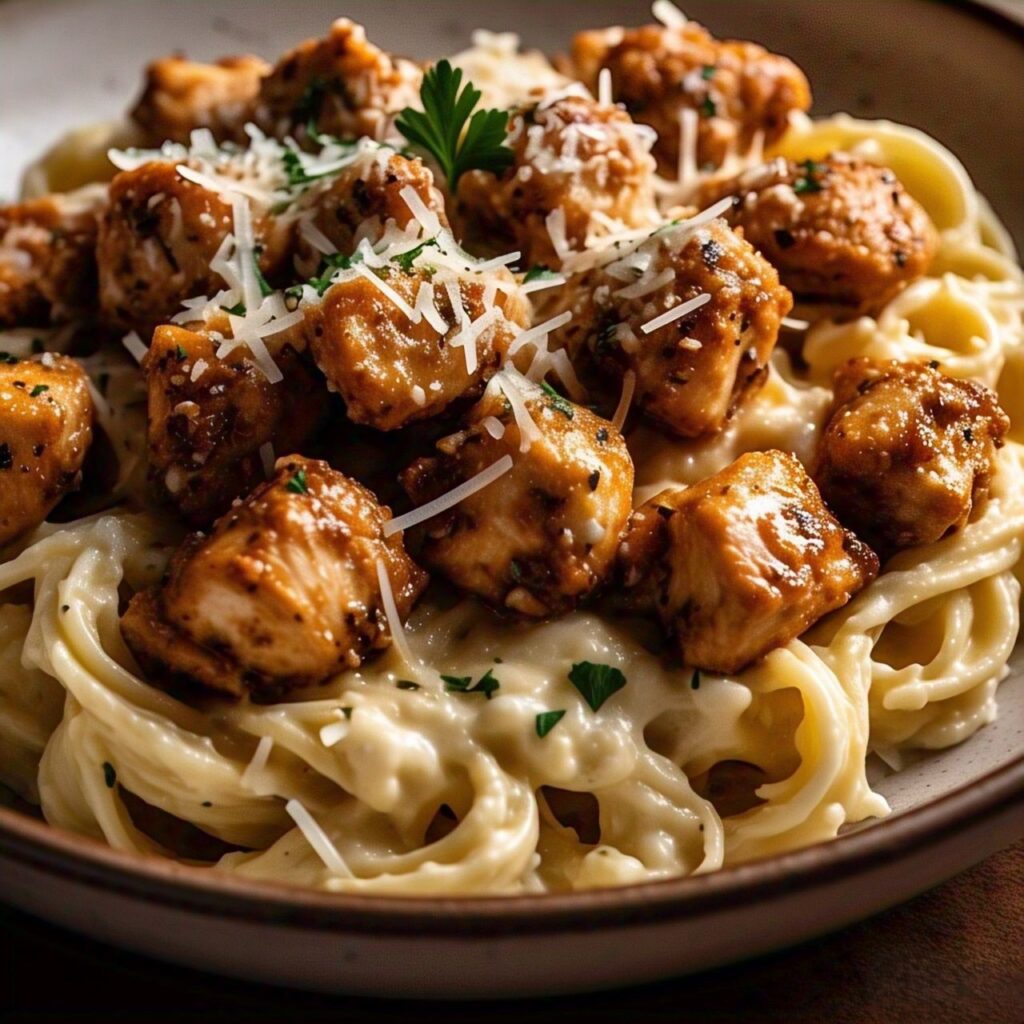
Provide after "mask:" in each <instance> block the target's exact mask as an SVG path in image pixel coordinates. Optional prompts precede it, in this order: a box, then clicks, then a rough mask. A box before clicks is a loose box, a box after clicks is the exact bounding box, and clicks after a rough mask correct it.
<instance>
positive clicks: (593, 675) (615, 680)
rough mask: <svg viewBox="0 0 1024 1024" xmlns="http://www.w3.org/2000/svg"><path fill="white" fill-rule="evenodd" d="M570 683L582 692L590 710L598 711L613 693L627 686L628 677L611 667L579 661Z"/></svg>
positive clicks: (573, 669) (572, 671)
mask: <svg viewBox="0 0 1024 1024" xmlns="http://www.w3.org/2000/svg"><path fill="white" fill-rule="evenodd" d="M569 682H570V683H572V685H573V686H575V687H576V689H577V690H579V691H580V693H581V694H582V695H583V699H584V700H585V701H586V702H587V703H588V704H589V705H590V709H591V710H592V711H597V710H598V709H599V708H600V707H601V705H602V704H603V703H604V702H605V701H606V700H607V699H608V698H609V697H610V696H611V695H612V694H613V693H615V692H616V691H618V690H621V689H622V688H623V687H624V686H625V685H626V677H625V676H624V675H623V674H622V673H621V672H620V671H619V670H618V669H617V668H614V667H613V666H611V665H595V664H594V663H593V662H592V661H577V662H576V663H575V664H574V665H573V666H572V668H571V669H570V671H569Z"/></svg>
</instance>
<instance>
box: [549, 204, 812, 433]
mask: <svg viewBox="0 0 1024 1024" xmlns="http://www.w3.org/2000/svg"><path fill="white" fill-rule="evenodd" d="M615 252H616V256H617V258H616V259H614V260H613V261H612V262H610V263H606V264H605V265H604V266H600V267H597V268H595V269H593V270H590V271H588V272H586V273H584V274H582V275H581V276H580V277H578V278H576V279H574V280H573V281H571V282H570V284H569V285H568V286H567V287H566V288H565V289H564V292H563V295H564V297H565V299H564V301H565V302H566V303H567V305H568V307H569V309H570V310H571V311H572V313H573V318H572V320H570V321H569V323H568V324H566V325H565V326H564V327H562V328H560V329H559V330H557V331H555V332H554V333H553V334H552V337H551V343H552V346H553V347H554V346H560V347H564V348H565V349H567V350H568V352H569V355H570V358H571V359H572V360H573V362H574V363H576V364H577V365H578V366H580V367H583V366H585V365H586V364H587V363H588V362H590V361H593V363H594V364H595V365H596V367H597V369H598V371H599V372H600V373H602V374H603V375H604V376H605V377H606V378H607V379H608V380H610V381H611V382H613V383H614V384H615V391H616V394H617V393H618V390H619V387H620V382H621V381H622V379H623V376H624V374H625V373H627V372H628V373H633V374H634V375H635V397H634V401H635V402H636V404H637V406H638V407H639V408H640V409H641V410H642V411H643V412H644V413H645V415H647V416H648V417H649V418H650V419H652V420H654V421H655V422H656V423H658V424H659V425H660V426H661V427H663V428H664V429H666V430H667V431H669V432H670V433H672V434H676V435H678V436H680V437H697V436H699V435H701V434H706V433H711V432H714V431H717V430H720V429H721V428H722V427H723V426H724V424H725V422H726V420H727V419H728V418H729V416H730V415H731V414H732V413H733V412H734V411H735V409H736V408H737V407H738V405H739V404H740V403H741V402H742V401H743V400H744V399H745V398H746V397H747V396H748V395H750V394H752V393H753V392H754V391H756V390H757V388H759V387H760V386H761V384H762V383H763V382H764V379H765V377H766V375H767V372H768V357H769V356H770V355H771V352H772V349H773V348H774V347H775V342H776V340H777V338H778V332H779V325H780V323H781V321H782V318H783V317H784V316H785V315H786V314H787V313H788V312H789V310H790V309H791V307H792V304H793V300H792V296H791V295H790V294H789V292H788V291H787V290H786V289H785V288H784V287H782V285H780V284H779V278H778V274H776V272H775V268H774V267H772V265H771V264H770V263H769V262H768V261H767V260H765V259H764V258H763V257H762V256H760V255H759V254H758V253H757V252H756V251H755V250H754V249H753V248H752V247H751V245H750V244H749V243H748V242H746V241H745V240H744V239H743V238H742V236H740V235H739V234H737V233H736V232H735V231H733V230H732V229H731V228H730V227H729V226H728V225H727V224H725V223H724V221H722V220H712V221H710V222H709V223H706V224H703V225H699V226H697V227H695V228H694V227H690V226H689V225H688V224H687V222H685V221H682V222H678V223H673V224H669V225H666V226H665V227H663V228H661V229H659V230H658V231H656V232H654V233H653V234H652V235H651V236H650V237H649V238H648V239H646V240H645V241H643V242H642V243H641V244H639V245H638V246H635V247H632V248H630V247H627V248H626V249H622V250H616V251H615ZM619 253H621V255H619ZM687 309H688V310H689V311H688V312H685V313H683V315H680V316H677V317H673V318H671V319H667V318H668V317H669V314H671V313H672V311H673V310H687ZM652 327H653V329H652ZM645 328H646V329H645Z"/></svg>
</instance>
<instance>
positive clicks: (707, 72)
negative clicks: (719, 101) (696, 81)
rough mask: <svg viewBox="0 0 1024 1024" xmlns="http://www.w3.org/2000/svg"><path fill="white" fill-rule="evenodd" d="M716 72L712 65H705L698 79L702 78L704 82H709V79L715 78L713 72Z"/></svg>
mask: <svg viewBox="0 0 1024 1024" xmlns="http://www.w3.org/2000/svg"><path fill="white" fill-rule="evenodd" d="M717 70H718V69H717V68H716V67H715V65H714V64H705V65H704V67H702V68H701V69H700V77H701V78H703V79H704V81H705V82H710V81H711V79H712V78H714V77H715V72H716V71H717Z"/></svg>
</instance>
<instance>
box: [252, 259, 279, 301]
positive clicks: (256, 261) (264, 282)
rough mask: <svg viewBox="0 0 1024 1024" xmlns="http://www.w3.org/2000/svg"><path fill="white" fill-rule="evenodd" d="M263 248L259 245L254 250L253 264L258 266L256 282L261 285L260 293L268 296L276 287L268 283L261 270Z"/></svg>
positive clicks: (264, 296)
mask: <svg viewBox="0 0 1024 1024" xmlns="http://www.w3.org/2000/svg"><path fill="white" fill-rule="evenodd" d="M262 252H263V250H262V249H261V248H260V247H259V246H257V247H256V249H255V250H254V251H253V257H252V265H253V266H254V267H255V268H256V283H257V284H258V285H259V286H260V295H262V296H263V298H266V297H267V296H268V295H270V294H272V293H273V291H274V289H273V288H271V287H270V285H269V284H268V283H267V279H266V278H265V277H264V276H263V271H262V270H260V254H261V253H262Z"/></svg>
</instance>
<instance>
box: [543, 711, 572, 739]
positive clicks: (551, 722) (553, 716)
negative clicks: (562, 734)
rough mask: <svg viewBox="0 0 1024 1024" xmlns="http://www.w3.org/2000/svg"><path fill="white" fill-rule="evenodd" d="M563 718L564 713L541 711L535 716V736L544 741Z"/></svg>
mask: <svg viewBox="0 0 1024 1024" xmlns="http://www.w3.org/2000/svg"><path fill="white" fill-rule="evenodd" d="M564 717H565V712H564V711H542V712H541V713H540V714H539V715H538V716H537V726H536V727H537V735H538V736H539V737H540V738H541V739H544V737H545V736H547V734H548V733H549V732H551V730H552V729H554V727H555V726H556V725H558V723H559V722H560V721H561V720H562V719H563V718H564Z"/></svg>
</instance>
